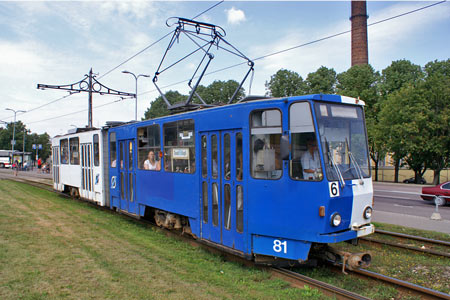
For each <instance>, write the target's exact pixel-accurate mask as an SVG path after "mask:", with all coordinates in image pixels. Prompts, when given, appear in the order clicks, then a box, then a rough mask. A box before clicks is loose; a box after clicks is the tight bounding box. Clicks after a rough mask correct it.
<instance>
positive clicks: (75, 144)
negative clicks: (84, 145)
mask: <svg viewBox="0 0 450 300" xmlns="http://www.w3.org/2000/svg"><path fill="white" fill-rule="evenodd" d="M69 146H70V164H71V165H79V164H80V151H79V147H80V145H79V139H78V137H74V138H70V139H69Z"/></svg>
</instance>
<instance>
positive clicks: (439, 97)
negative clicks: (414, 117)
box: [423, 59, 450, 184]
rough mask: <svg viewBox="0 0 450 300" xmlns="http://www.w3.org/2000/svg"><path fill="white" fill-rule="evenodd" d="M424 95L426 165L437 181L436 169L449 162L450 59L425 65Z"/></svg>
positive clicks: (446, 165)
mask: <svg viewBox="0 0 450 300" xmlns="http://www.w3.org/2000/svg"><path fill="white" fill-rule="evenodd" d="M424 71H425V79H424V82H423V89H424V90H425V92H424V97H425V98H426V99H427V102H428V103H429V106H428V108H429V112H428V120H427V129H428V130H429V131H431V132H430V135H429V139H428V140H427V144H429V145H428V150H429V153H428V158H429V162H428V164H429V167H430V168H431V169H433V171H434V178H433V183H434V184H438V183H439V178H440V172H441V170H442V169H444V168H446V167H449V164H450V158H449V157H450V59H448V60H446V61H432V62H429V63H427V64H426V65H425V67H424Z"/></svg>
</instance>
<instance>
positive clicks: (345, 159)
mask: <svg viewBox="0 0 450 300" xmlns="http://www.w3.org/2000/svg"><path fill="white" fill-rule="evenodd" d="M363 106H364V102H363V101H360V100H358V99H354V98H349V97H344V96H338V95H322V94H321V95H307V96H298V97H288V98H279V99H259V100H253V101H242V102H240V103H237V104H231V105H227V106H220V107H214V108H206V109H201V110H196V111H191V112H185V113H180V114H176V115H172V116H167V117H162V118H157V119H152V120H146V121H142V122H137V123H131V124H125V125H121V126H117V127H112V128H109V130H108V132H107V135H108V140H107V142H108V143H109V146H108V147H109V157H108V158H106V159H105V162H106V163H107V164H108V165H109V167H108V168H109V169H108V170H107V172H105V174H107V176H108V177H109V178H108V179H107V180H108V182H109V191H108V192H107V193H104V194H105V195H107V197H109V199H107V201H106V202H107V203H109V205H110V207H111V208H112V209H117V210H120V211H122V212H126V213H129V214H133V215H136V216H147V217H151V218H154V219H155V221H156V223H157V224H158V225H160V226H163V227H167V228H175V229H179V230H183V231H184V232H186V233H190V234H192V235H193V236H195V237H196V238H198V239H200V240H203V241H205V242H206V243H210V244H214V245H216V246H218V247H220V248H223V249H226V250H229V251H230V252H233V253H235V254H238V255H241V256H243V257H246V258H249V259H254V260H256V261H261V262H264V261H265V260H267V259H273V258H282V259H286V260H293V261H299V262H302V261H305V260H307V259H308V256H309V254H310V250H311V249H312V246H313V245H321V244H328V243H336V242H340V241H349V240H353V239H356V238H357V237H360V236H364V235H368V234H370V233H372V232H373V231H374V227H373V225H371V223H370V221H371V215H372V205H373V200H372V198H373V189H372V180H371V174H370V166H369V156H368V146H367V134H366V128H365V121H364V110H363ZM105 142H106V141H105Z"/></svg>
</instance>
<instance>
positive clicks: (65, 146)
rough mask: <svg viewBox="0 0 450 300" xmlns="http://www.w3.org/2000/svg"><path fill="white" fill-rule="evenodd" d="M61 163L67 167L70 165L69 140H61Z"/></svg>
mask: <svg viewBox="0 0 450 300" xmlns="http://www.w3.org/2000/svg"><path fill="white" fill-rule="evenodd" d="M59 146H60V149H61V163H62V164H64V165H67V164H68V163H69V141H68V140H67V139H64V140H60V141H59Z"/></svg>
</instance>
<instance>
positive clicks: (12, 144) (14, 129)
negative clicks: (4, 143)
mask: <svg viewBox="0 0 450 300" xmlns="http://www.w3.org/2000/svg"><path fill="white" fill-rule="evenodd" d="M6 110H10V111H12V112H14V124H13V139H12V141H11V152H12V153H11V156H12V163H13V162H14V145H15V144H16V114H17V113H19V112H25V111H24V110H14V109H11V108H6Z"/></svg>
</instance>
